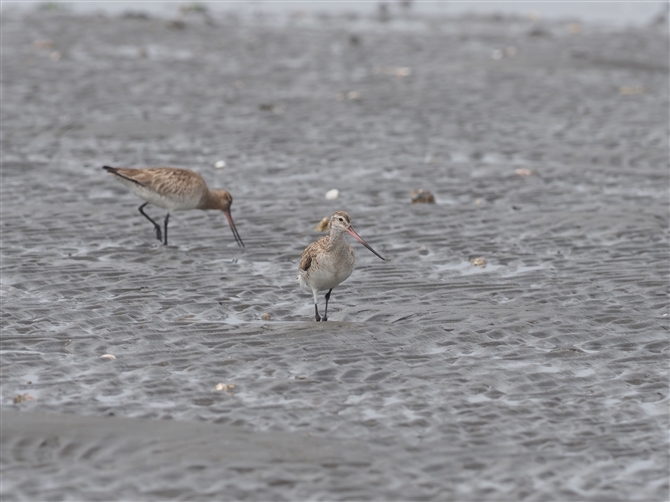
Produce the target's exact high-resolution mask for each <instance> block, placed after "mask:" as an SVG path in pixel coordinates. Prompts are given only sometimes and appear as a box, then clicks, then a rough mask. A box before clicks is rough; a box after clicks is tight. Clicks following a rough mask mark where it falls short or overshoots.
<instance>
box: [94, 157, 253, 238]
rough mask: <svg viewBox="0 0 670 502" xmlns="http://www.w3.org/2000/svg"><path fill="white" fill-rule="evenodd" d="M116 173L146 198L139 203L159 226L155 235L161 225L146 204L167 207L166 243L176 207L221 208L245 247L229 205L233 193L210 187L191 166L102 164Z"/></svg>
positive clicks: (143, 213)
mask: <svg viewBox="0 0 670 502" xmlns="http://www.w3.org/2000/svg"><path fill="white" fill-rule="evenodd" d="M103 169H106V170H107V171H109V172H110V173H112V174H114V175H115V176H116V179H118V180H119V181H120V182H121V183H123V184H124V185H126V186H127V187H128V188H130V191H131V192H133V193H134V194H135V195H137V196H138V197H140V198H142V199H144V200H145V201H146V202H145V203H144V204H142V205H141V206H140V208H139V209H140V213H142V216H144V217H145V218H146V219H147V220H149V221H150V222H151V223H153V225H154V228H155V229H156V238H157V239H158V240H159V241H160V240H163V239H161V227H160V225H159V224H158V223H156V222H155V221H154V220H152V219H151V218H150V217H149V215H147V214H146V213H145V212H144V206H146V205H147V204H153V205H154V206H158V207H164V208H166V209H167V210H168V213H167V215H166V216H165V223H164V232H163V236H164V238H165V240H163V244H165V245H166V246H167V243H168V220H169V219H170V212H171V211H174V210H176V209H220V210H221V211H223V214H225V215H226V218H228V223H229V224H230V229H231V230H232V231H233V236H235V241H236V242H237V245H238V246H240V247H244V243H243V242H242V238H241V237H240V234H239V233H237V228H236V227H235V223H234V222H233V217H232V216H231V215H230V205H231V204H232V203H233V197H232V196H231V195H230V194H229V193H228V192H226V191H225V190H210V189H209V188H207V183H205V180H204V179H202V176H200V175H199V174H198V173H196V172H193V171H190V170H188V169H177V168H175V167H149V168H147V169H128V168H124V167H109V166H103Z"/></svg>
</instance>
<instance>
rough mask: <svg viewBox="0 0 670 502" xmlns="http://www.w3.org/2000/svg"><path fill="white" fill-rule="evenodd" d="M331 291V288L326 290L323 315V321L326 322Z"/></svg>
mask: <svg viewBox="0 0 670 502" xmlns="http://www.w3.org/2000/svg"><path fill="white" fill-rule="evenodd" d="M332 290H333V288H330V289H329V290H328V293H326V310H325V312H324V313H323V320H324V321H327V320H328V300H330V292H331V291H332Z"/></svg>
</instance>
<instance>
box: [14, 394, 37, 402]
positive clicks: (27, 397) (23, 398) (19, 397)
mask: <svg viewBox="0 0 670 502" xmlns="http://www.w3.org/2000/svg"><path fill="white" fill-rule="evenodd" d="M24 401H35V398H34V397H33V396H31V395H30V394H28V393H25V394H17V395H16V396H14V404H19V403H23V402H24Z"/></svg>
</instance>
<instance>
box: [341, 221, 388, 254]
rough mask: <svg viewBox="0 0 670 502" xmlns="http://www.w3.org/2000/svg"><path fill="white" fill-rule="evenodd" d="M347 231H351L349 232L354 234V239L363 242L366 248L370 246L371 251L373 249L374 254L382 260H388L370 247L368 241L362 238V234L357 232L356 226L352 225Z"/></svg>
mask: <svg viewBox="0 0 670 502" xmlns="http://www.w3.org/2000/svg"><path fill="white" fill-rule="evenodd" d="M347 232H349V233H350V234H351V236H352V237H353V238H354V239H356V240H357V241H358V242H360V243H361V244H363V245H364V246H365V247H366V248H368V249H369V250H370V251H372V252H373V253H374V254H376V255H377V256H379V257H380V258H381V259H382V260H386V258H384V257H383V256H382V255H380V254H379V253H378V252H377V251H375V250H374V249H372V248H371V247H370V245H369V244H368V243H367V242H365V241H364V240H363V239H362V238H361V236H360V235H358V234H357V233H356V230H354V227H352V226H351V225H350V226H349V228H347Z"/></svg>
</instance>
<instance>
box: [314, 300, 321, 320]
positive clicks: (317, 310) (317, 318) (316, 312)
mask: <svg viewBox="0 0 670 502" xmlns="http://www.w3.org/2000/svg"><path fill="white" fill-rule="evenodd" d="M314 314H315V315H316V322H319V321H320V320H321V316H320V315H319V307H318V306H317V304H316V303H315V304H314Z"/></svg>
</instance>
